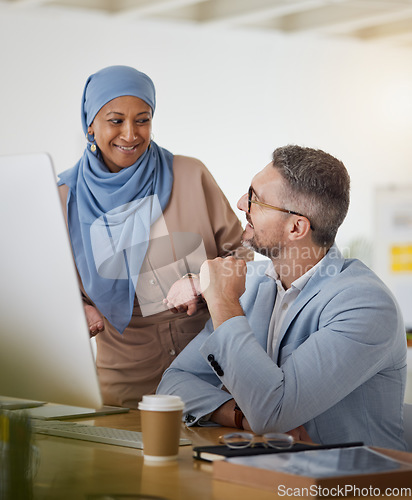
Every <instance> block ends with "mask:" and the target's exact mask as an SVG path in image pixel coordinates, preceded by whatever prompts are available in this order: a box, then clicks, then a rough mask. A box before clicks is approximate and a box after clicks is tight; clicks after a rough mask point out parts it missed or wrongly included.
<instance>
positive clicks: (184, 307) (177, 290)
mask: <svg viewBox="0 0 412 500" xmlns="http://www.w3.org/2000/svg"><path fill="white" fill-rule="evenodd" d="M199 301H200V281H199V277H198V276H197V274H192V273H189V274H187V275H186V276H184V277H183V278H180V280H179V281H176V282H175V283H174V284H173V285H172V286H171V288H170V290H169V293H168V294H167V297H166V298H165V299H164V300H163V303H164V304H166V306H167V307H168V308H169V309H170V310H171V311H172V312H173V313H177V312H187V315H188V316H192V315H194V314H196V312H197V305H198V303H199Z"/></svg>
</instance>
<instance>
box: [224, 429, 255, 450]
mask: <svg viewBox="0 0 412 500" xmlns="http://www.w3.org/2000/svg"><path fill="white" fill-rule="evenodd" d="M220 441H221V442H222V443H224V444H225V445H226V446H229V448H235V449H236V448H247V447H248V446H250V445H251V443H252V441H253V434H249V433H248V432H233V433H232V434H225V435H224V436H222V437H221V438H220Z"/></svg>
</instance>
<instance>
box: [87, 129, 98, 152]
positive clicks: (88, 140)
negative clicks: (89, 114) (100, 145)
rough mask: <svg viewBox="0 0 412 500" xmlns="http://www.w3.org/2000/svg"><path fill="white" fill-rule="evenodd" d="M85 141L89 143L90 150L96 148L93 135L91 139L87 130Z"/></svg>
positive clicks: (94, 150) (93, 150) (92, 150)
mask: <svg viewBox="0 0 412 500" xmlns="http://www.w3.org/2000/svg"><path fill="white" fill-rule="evenodd" d="M86 141H87V144H90V151H91V152H92V153H95V152H96V149H97V146H96V144H95V142H94V137H93V140H92V141H91V140H90V139H89V132H86Z"/></svg>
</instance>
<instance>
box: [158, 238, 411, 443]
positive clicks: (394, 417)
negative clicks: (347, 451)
mask: <svg viewBox="0 0 412 500" xmlns="http://www.w3.org/2000/svg"><path fill="white" fill-rule="evenodd" d="M267 266H268V262H267V261H256V262H250V263H248V272H247V279H246V292H245V293H244V295H243V296H242V297H241V305H242V308H243V310H244V312H245V316H236V317H234V318H231V319H230V320H228V321H226V322H224V323H223V324H222V325H220V326H219V328H217V329H216V330H213V324H212V322H211V320H209V321H208V323H207V324H206V326H205V328H204V329H203V330H202V332H201V333H200V334H199V335H198V336H197V337H196V338H195V339H194V340H193V341H192V342H191V343H190V344H189V345H188V346H187V347H186V348H185V349H184V351H183V352H182V353H181V354H180V355H179V356H178V357H177V358H176V359H175V361H174V362H173V363H172V364H171V366H170V367H169V368H168V369H167V370H166V371H165V373H164V375H163V378H162V381H161V383H160V385H159V387H158V390H157V392H158V393H161V394H177V395H180V396H181V398H182V399H183V401H184V402H185V413H184V420H185V421H186V423H187V424H188V425H194V424H196V423H198V424H200V425H202V424H205V422H204V421H203V420H202V417H203V418H204V417H205V416H207V415H209V414H210V413H212V412H213V411H214V410H215V409H216V408H218V407H219V406H220V405H222V404H223V403H225V402H226V401H228V400H229V399H231V398H232V397H233V398H234V399H235V400H236V402H237V403H238V405H239V406H240V408H241V409H242V411H243V413H244V414H245V416H246V418H247V420H248V422H249V424H250V425H251V427H252V429H253V430H254V431H255V432H256V433H258V434H262V433H265V432H273V431H279V432H286V431H289V430H291V429H294V428H295V427H297V426H299V425H304V426H305V428H306V430H307V432H308V433H309V435H310V437H311V438H312V439H313V441H315V442H318V443H327V444H331V443H338V442H350V441H363V442H364V443H365V444H367V445H374V446H382V447H387V448H393V449H400V450H405V449H406V444H405V442H404V440H403V422H402V409H403V399H404V391H405V383H406V353H407V351H406V335H405V328H404V324H403V320H402V315H401V312H400V310H399V307H398V304H397V302H396V300H395V299H394V297H393V295H392V294H391V292H390V291H389V290H388V288H387V287H386V286H385V285H384V283H382V281H381V280H380V279H379V278H378V277H377V276H376V275H375V274H374V273H373V272H372V271H371V270H370V269H369V268H368V267H367V266H365V265H364V264H363V263H361V262H360V261H359V260H356V259H355V260H352V259H344V258H343V257H342V255H341V253H340V252H339V250H338V249H337V247H336V246H333V247H332V248H331V249H330V251H329V252H328V254H327V255H326V257H325V258H324V259H323V260H322V261H321V263H320V266H319V268H318V269H317V271H316V272H315V273H314V275H313V276H312V277H311V278H310V279H309V281H308V282H307V284H306V286H305V287H304V288H303V290H302V291H301V292H300V294H299V295H298V297H297V299H296V300H295V301H294V302H293V304H292V305H291V307H290V310H289V311H288V312H287V315H286V317H285V319H284V322H283V325H282V330H281V332H280V336H279V339H278V346H277V349H276V352H275V360H276V361H274V360H273V359H271V358H270V357H269V356H268V354H267V352H266V346H267V334H268V327H269V321H270V318H271V314H272V311H273V307H274V301H275V298H276V291H277V290H276V284H275V281H274V280H273V279H272V278H269V277H268V276H266V275H265V271H266V269H267ZM222 386H224V387H225V388H226V389H227V390H228V391H229V393H230V394H228V393H227V392H226V391H222V390H221V388H222ZM206 420H207V417H206Z"/></svg>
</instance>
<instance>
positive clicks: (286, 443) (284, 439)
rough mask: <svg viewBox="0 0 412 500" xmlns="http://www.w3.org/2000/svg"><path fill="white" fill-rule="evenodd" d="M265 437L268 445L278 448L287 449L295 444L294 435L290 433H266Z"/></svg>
mask: <svg viewBox="0 0 412 500" xmlns="http://www.w3.org/2000/svg"><path fill="white" fill-rule="evenodd" d="M263 439H264V441H265V443H266V444H267V445H268V446H270V447H271V448H276V449H278V450H287V449H288V448H291V447H292V445H293V437H292V436H290V435H289V434H277V433H270V434H264V435H263Z"/></svg>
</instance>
